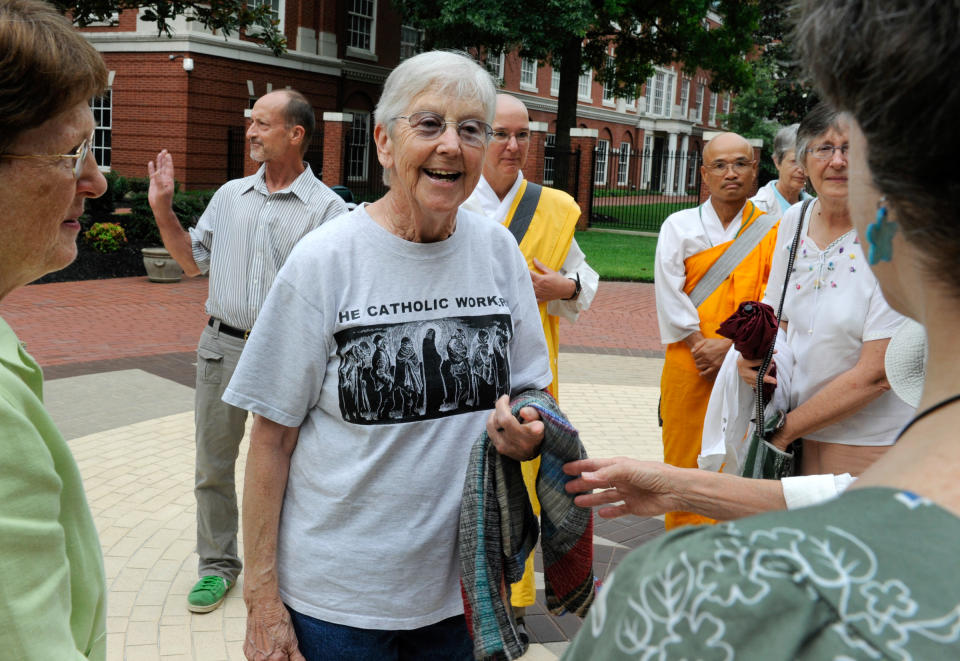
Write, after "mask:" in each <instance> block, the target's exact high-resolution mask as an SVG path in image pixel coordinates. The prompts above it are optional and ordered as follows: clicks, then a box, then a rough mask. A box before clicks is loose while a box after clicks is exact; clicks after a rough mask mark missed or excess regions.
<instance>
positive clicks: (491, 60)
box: [485, 53, 503, 80]
mask: <svg viewBox="0 0 960 661" xmlns="http://www.w3.org/2000/svg"><path fill="white" fill-rule="evenodd" d="M485 64H486V67H487V71H489V72H490V75H491V76H493V77H494V79H495V80H503V53H487V61H486V62H485Z"/></svg>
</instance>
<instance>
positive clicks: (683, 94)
mask: <svg viewBox="0 0 960 661" xmlns="http://www.w3.org/2000/svg"><path fill="white" fill-rule="evenodd" d="M689 108H690V79H689V78H683V79H681V80H680V110H681V111H682V112H683V115H684V116H686V115H687V113H689Z"/></svg>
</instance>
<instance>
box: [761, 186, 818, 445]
mask: <svg viewBox="0 0 960 661" xmlns="http://www.w3.org/2000/svg"><path fill="white" fill-rule="evenodd" d="M814 199H815V198H810V199H807V200H804V202H803V206H802V207H800V221H799V222H798V223H797V231H796V232H795V233H794V235H793V243H792V244H790V257H789V258H788V259H787V272H786V274H785V275H784V277H783V291H782V292H781V293H780V305H778V306H777V328H779V327H780V317H781V316H782V315H783V302H784V300H786V298H787V288H788V287H789V285H790V274H791V273H792V272H793V262H794V260H795V259H796V258H797V247H798V246H799V245H800V235H801V234H803V224H804V223H805V222H807V209H808V208H810V205H811V204H812V203H813V201H814ZM775 345H776V337H774V341H773V342H771V343H770V348H769V349H767V355H765V356H764V357H763V362H762V363H761V364H760V368H759V369H758V370H757V387H756V388H755V390H756V404H757V407H756V408H757V411H756V412H757V418H756V420H757V430H758V432H759V433H760V434H763V411H764V408H765V402H764V401H763V377H764V376H766V374H767V370H768V369H770V362H771V361H772V360H773V351H774V346H775Z"/></svg>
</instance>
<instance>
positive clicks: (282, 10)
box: [245, 0, 287, 38]
mask: <svg viewBox="0 0 960 661" xmlns="http://www.w3.org/2000/svg"><path fill="white" fill-rule="evenodd" d="M268 2H269V3H270V4H271V5H272V4H273V2H272V0H253V1H251V0H247V5H248V6H249V5H254V6H256V5H258V4H266V3H268ZM286 13H287V0H279V1H278V2H277V18H278V19H279V20H280V22H279V23H278V24H277V32H279V33H280V34H281V35H282V34H283V28H284V25H285V22H286V21H285V17H286ZM262 31H263V29H262V28H260V27H259V26H257V25H253V26H250V27H249V28H247V29H246V30H245V34H246V35H247V36H248V37H254V38H258V37H259V36H260V34H261V32H262Z"/></svg>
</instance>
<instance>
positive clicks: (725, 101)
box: [723, 94, 730, 115]
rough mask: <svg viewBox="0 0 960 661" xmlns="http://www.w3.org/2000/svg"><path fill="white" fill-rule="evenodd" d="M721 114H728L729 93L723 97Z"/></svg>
mask: <svg viewBox="0 0 960 661" xmlns="http://www.w3.org/2000/svg"><path fill="white" fill-rule="evenodd" d="M723 114H724V115H729V114H730V95H729V94H727V95H725V96H724V97H723Z"/></svg>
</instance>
